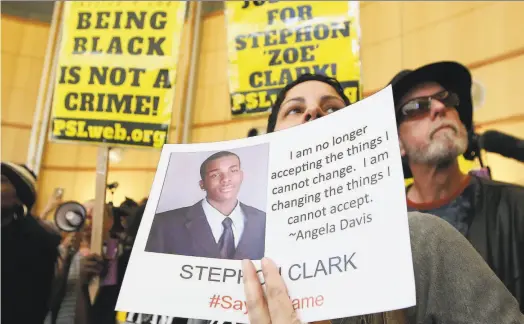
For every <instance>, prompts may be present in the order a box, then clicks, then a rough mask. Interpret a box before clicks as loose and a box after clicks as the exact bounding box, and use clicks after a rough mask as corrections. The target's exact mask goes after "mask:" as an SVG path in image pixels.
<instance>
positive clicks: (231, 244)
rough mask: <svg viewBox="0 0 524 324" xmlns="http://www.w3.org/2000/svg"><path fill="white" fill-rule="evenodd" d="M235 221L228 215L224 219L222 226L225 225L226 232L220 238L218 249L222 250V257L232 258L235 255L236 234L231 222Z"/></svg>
mask: <svg viewBox="0 0 524 324" xmlns="http://www.w3.org/2000/svg"><path fill="white" fill-rule="evenodd" d="M232 223H233V221H232V220H231V218H229V217H226V218H225V219H224V220H223V221H222V227H224V232H222V236H220V239H219V240H218V249H219V251H220V257H221V258H222V259H232V258H233V256H234V255H235V236H234V235H233V229H232V228H231V224H232Z"/></svg>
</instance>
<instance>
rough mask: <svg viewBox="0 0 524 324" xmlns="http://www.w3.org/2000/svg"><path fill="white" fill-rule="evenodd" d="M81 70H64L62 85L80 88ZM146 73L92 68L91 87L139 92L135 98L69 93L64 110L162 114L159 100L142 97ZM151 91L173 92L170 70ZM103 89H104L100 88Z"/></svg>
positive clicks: (162, 73) (164, 71) (163, 71)
mask: <svg viewBox="0 0 524 324" xmlns="http://www.w3.org/2000/svg"><path fill="white" fill-rule="evenodd" d="M81 73H82V67H81V66H72V67H68V66H61V67H60V76H59V80H58V83H59V84H73V85H74V84H78V83H79V82H80V80H81V76H80V75H81ZM144 73H146V70H145V69H141V68H123V67H107V66H91V67H89V72H88V81H87V83H88V84H89V85H93V86H104V85H111V86H114V87H119V86H122V85H125V86H127V87H131V88H137V90H136V91H134V94H119V93H104V92H68V93H66V94H65V96H64V101H63V102H62V105H63V106H62V107H64V108H65V109H66V110H68V111H88V112H98V113H118V114H135V115H146V116H147V115H151V116H156V115H157V114H158V107H159V103H160V97H159V96H151V95H140V92H141V91H140V88H141V87H142V86H143V84H142V83H141V76H142V75H143V74H144ZM155 74H156V77H155V78H154V83H153V85H152V86H150V88H153V89H159V88H164V89H171V88H172V87H173V84H172V82H171V80H170V79H169V70H167V69H160V70H159V71H158V72H157V73H155ZM99 89H100V88H99Z"/></svg>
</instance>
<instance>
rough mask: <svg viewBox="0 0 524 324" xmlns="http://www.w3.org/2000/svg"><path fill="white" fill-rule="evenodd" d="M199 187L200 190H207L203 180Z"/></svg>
mask: <svg viewBox="0 0 524 324" xmlns="http://www.w3.org/2000/svg"><path fill="white" fill-rule="evenodd" d="M198 185H199V186H200V189H202V190H206V188H204V181H203V180H200V181H199V182H198Z"/></svg>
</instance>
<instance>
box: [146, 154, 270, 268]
mask: <svg viewBox="0 0 524 324" xmlns="http://www.w3.org/2000/svg"><path fill="white" fill-rule="evenodd" d="M203 153H207V152H203ZM207 154H208V153H207ZM180 171H181V172H185V170H180ZM199 176H200V180H199V182H198V184H199V187H200V189H201V190H202V191H204V192H205V197H204V198H203V199H200V200H198V201H197V202H196V203H195V204H193V205H191V206H186V207H182V208H177V209H172V210H167V211H164V212H160V213H158V212H157V214H156V215H155V218H154V220H153V225H152V227H151V231H150V234H149V238H148V241H147V245H146V248H145V251H146V252H156V253H166V254H176V255H186V256H194V257H206V258H216V259H230V260H241V259H244V258H248V259H252V260H257V259H261V258H262V257H263V256H264V249H265V228H266V213H265V212H263V211H261V210H259V209H258V208H255V207H252V206H249V205H247V204H245V203H242V202H241V201H240V200H239V198H238V195H239V192H240V189H241V186H242V183H243V181H244V170H243V169H242V163H241V159H240V157H239V155H237V154H235V153H233V152H231V151H220V152H216V153H214V154H212V155H210V156H208V157H207V158H206V159H205V160H204V161H203V162H202V163H201V165H200V175H199ZM166 182H167V181H166ZM181 185H184V186H185V185H187V184H181ZM163 190H165V187H164V189H163Z"/></svg>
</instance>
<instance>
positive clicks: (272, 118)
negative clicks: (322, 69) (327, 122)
mask: <svg viewBox="0 0 524 324" xmlns="http://www.w3.org/2000/svg"><path fill="white" fill-rule="evenodd" d="M306 81H320V82H324V83H327V84H329V85H330V86H332V87H333V89H335V91H336V92H337V93H338V95H339V96H340V97H341V98H342V100H344V103H345V104H346V105H348V106H349V105H350V104H351V102H350V101H349V99H348V97H347V96H346V95H345V94H344V89H342V86H341V85H340V83H339V82H338V81H337V79H335V78H330V77H328V76H325V75H323V74H309V73H307V74H302V75H301V76H299V77H298V78H297V79H296V80H295V81H293V82H291V83H289V84H288V85H286V86H285V87H284V88H283V89H282V90H280V92H279V93H278V96H277V100H276V101H275V104H274V105H273V107H272V108H271V114H270V115H269V118H268V120H267V133H272V132H274V131H275V125H276V124H277V117H278V112H279V111H280V105H282V102H283V101H284V98H285V97H286V94H287V92H288V91H289V90H291V89H292V88H293V87H295V86H296V85H297V84H300V83H302V82H306Z"/></svg>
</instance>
